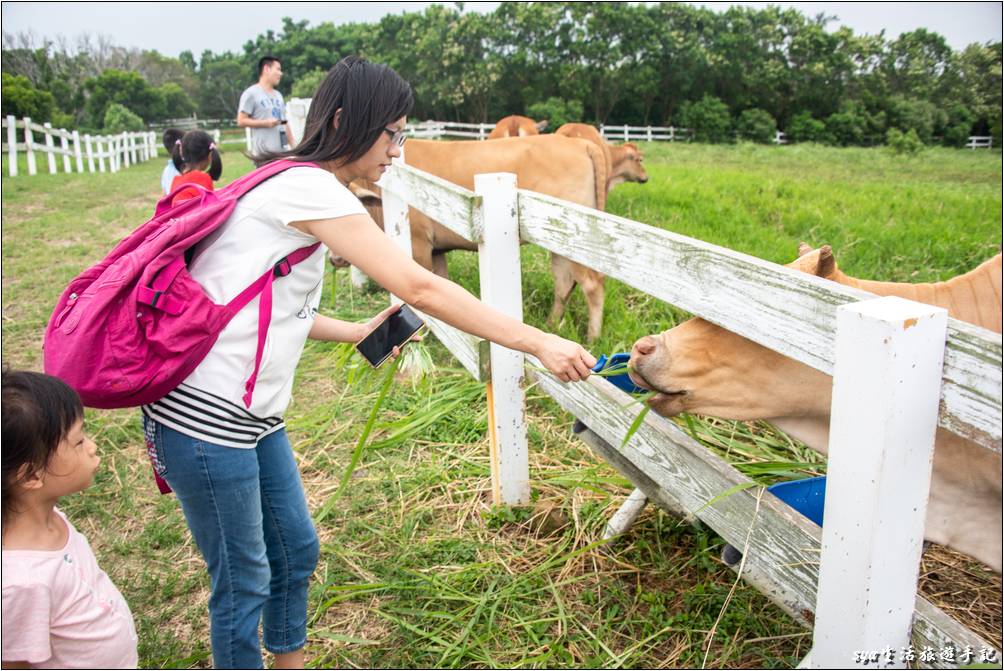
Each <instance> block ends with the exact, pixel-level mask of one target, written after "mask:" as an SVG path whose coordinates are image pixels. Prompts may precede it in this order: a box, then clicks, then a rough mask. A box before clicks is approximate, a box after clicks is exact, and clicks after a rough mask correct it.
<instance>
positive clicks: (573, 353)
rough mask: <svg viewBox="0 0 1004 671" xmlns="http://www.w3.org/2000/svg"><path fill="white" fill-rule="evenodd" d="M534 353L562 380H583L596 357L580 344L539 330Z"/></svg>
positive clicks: (593, 364) (590, 369)
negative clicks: (539, 333)
mask: <svg viewBox="0 0 1004 671" xmlns="http://www.w3.org/2000/svg"><path fill="white" fill-rule="evenodd" d="M534 349H535V351H534V354H535V355H536V357H537V358H538V359H540V362H541V363H542V364H544V367H545V368H547V369H548V370H549V371H551V373H553V374H554V375H555V376H556V377H557V378H558V379H559V380H561V381H562V382H578V381H580V380H585V379H586V378H587V377H589V373H590V372H592V367H593V366H595V365H596V357H594V356H593V355H592V354H590V353H589V352H587V351H586V350H585V349H584V348H583V347H582V345H580V344H578V343H575V342H572V341H571V340H565V339H564V338H561V337H559V336H556V335H554V334H553V333H543V332H541V337H540V339H539V342H538V344H537V346H536V347H535V348H534Z"/></svg>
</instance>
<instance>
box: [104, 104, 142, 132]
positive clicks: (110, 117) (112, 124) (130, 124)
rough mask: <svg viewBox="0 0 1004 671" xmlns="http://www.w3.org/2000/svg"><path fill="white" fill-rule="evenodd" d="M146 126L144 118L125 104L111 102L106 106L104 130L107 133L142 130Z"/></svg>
mask: <svg viewBox="0 0 1004 671" xmlns="http://www.w3.org/2000/svg"><path fill="white" fill-rule="evenodd" d="M145 127H146V126H145V125H144V124H143V119H141V118H139V116H138V115H136V114H135V113H133V112H132V111H130V110H129V108H128V107H126V106H125V105H120V104H119V103H109V104H108V106H107V107H106V108H105V119H104V125H103V126H102V131H104V132H105V133H121V132H123V131H141V130H143V129H144V128H145Z"/></svg>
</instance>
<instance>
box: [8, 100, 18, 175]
mask: <svg viewBox="0 0 1004 671" xmlns="http://www.w3.org/2000/svg"><path fill="white" fill-rule="evenodd" d="M7 172H8V173H9V174H10V176H11V177H17V119H15V118H14V115H13V114H8V115H7Z"/></svg>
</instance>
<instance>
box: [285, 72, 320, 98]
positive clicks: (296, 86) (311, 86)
mask: <svg viewBox="0 0 1004 671" xmlns="http://www.w3.org/2000/svg"><path fill="white" fill-rule="evenodd" d="M327 76H328V73H327V71H326V70H322V69H320V68H317V69H315V70H311V71H310V72H307V73H305V74H302V75H300V76H299V77H297V78H296V81H294V82H293V90H292V92H291V95H290V97H291V98H313V97H314V93H316V92H317V87H318V86H320V85H321V82H322V81H324V78H325V77H327Z"/></svg>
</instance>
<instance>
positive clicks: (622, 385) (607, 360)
mask: <svg viewBox="0 0 1004 671" xmlns="http://www.w3.org/2000/svg"><path fill="white" fill-rule="evenodd" d="M630 358H631V353H630V352H618V353H617V354H611V355H610V356H609V357H607V355H606V354H602V355H600V358H599V359H597V360H596V365H595V366H593V372H594V373H599V372H600V371H601V370H604V369H607V368H614V367H616V366H624V373H623V374H621V375H609V376H607V378H606V380H607V382H609V383H610V384H612V385H614V386H615V387H617V388H618V389H620V390H621V391H626V392H627V393H629V394H643V393H645V392H646V391H647V390H646V389H642V388H641V387H639V386H638V385H636V384H635V383H634V382H632V381H631V377H630V376H629V375H628V373H627V362H628V360H629V359H630Z"/></svg>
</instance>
